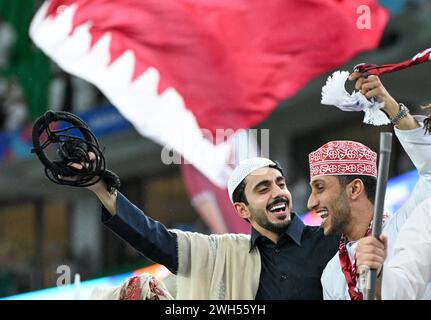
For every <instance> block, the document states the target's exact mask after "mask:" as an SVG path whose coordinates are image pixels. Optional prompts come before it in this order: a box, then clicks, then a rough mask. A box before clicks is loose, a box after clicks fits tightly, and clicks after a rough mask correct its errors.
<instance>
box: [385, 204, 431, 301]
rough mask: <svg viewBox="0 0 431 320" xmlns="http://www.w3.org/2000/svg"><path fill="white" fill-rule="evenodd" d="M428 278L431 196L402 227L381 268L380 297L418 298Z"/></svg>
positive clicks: (429, 265)
mask: <svg viewBox="0 0 431 320" xmlns="http://www.w3.org/2000/svg"><path fill="white" fill-rule="evenodd" d="M430 281H431V198H430V199H428V200H426V201H424V202H423V203H422V204H421V205H420V206H419V207H417V208H416V209H415V210H414V213H413V214H412V216H411V218H410V219H409V220H408V221H407V222H406V223H405V225H404V226H403V227H402V228H401V230H400V232H399V234H398V237H397V240H396V242H395V248H394V255H393V257H392V259H390V260H389V261H388V262H387V264H385V267H384V269H383V282H382V298H383V299H420V298H421V297H422V296H423V294H424V292H425V289H426V287H427V285H428V283H429V282H430Z"/></svg>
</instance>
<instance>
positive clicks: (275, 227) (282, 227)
mask: <svg viewBox="0 0 431 320" xmlns="http://www.w3.org/2000/svg"><path fill="white" fill-rule="evenodd" d="M248 208H249V210H250V212H251V213H252V218H253V219H254V221H256V223H257V224H258V225H259V226H261V227H262V228H264V229H266V230H268V231H271V232H274V233H277V234H282V233H284V232H285V231H286V229H287V227H288V226H289V224H290V221H291V220H290V219H289V220H287V221H285V222H283V223H278V224H276V223H272V222H270V221H269V220H268V217H267V216H266V212H265V210H256V209H254V208H253V207H251V206H249V207H248ZM288 214H290V213H288Z"/></svg>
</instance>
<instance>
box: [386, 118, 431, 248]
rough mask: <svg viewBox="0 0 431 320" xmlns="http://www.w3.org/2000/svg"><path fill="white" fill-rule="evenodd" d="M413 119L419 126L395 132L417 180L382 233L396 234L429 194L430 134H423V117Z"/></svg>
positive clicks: (430, 185) (430, 167)
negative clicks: (411, 164) (416, 174)
mask: <svg viewBox="0 0 431 320" xmlns="http://www.w3.org/2000/svg"><path fill="white" fill-rule="evenodd" d="M415 119H416V120H417V121H418V122H419V123H420V125H421V127H420V128H417V129H413V130H400V129H397V128H395V134H396V135H397V137H398V140H399V141H400V143H401V145H402V146H403V148H404V150H405V151H406V153H407V155H408V156H409V158H410V159H411V160H412V162H413V164H414V165H415V167H416V169H417V170H418V171H419V174H420V176H419V181H418V183H417V184H416V186H415V188H414V190H413V192H412V194H411V195H410V197H409V199H408V200H407V201H406V203H405V204H404V205H403V206H402V207H401V208H400V209H399V210H398V211H397V212H396V214H395V216H394V217H393V218H392V219H391V220H390V221H389V222H388V224H387V226H385V231H384V233H385V234H388V235H392V234H396V233H397V232H398V230H399V229H400V228H401V227H402V225H403V224H404V223H405V221H406V220H407V218H408V217H409V216H410V215H411V213H412V212H413V210H414V209H415V208H416V207H417V206H418V205H419V204H420V203H421V202H423V201H424V200H425V199H426V198H427V197H429V196H430V195H431V135H429V134H426V135H425V130H424V127H423V120H424V119H425V117H424V116H415ZM389 250H390V248H389ZM389 250H388V253H390V251H389Z"/></svg>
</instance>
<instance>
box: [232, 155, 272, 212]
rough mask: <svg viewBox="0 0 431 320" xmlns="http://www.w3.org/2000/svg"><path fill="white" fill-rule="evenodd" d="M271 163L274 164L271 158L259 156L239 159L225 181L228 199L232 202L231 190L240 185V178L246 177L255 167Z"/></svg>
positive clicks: (258, 167) (262, 166) (266, 165)
mask: <svg viewBox="0 0 431 320" xmlns="http://www.w3.org/2000/svg"><path fill="white" fill-rule="evenodd" d="M271 165H275V163H274V162H273V161H272V160H269V159H267V158H260V157H255V158H250V159H245V160H243V161H241V162H240V163H239V164H238V165H237V166H236V167H235V169H234V170H233V172H232V174H231V175H230V177H229V180H228V182H227V191H228V192H229V198H230V201H231V202H232V203H233V199H232V197H233V192H234V191H235V189H236V188H237V187H238V186H239V185H240V183H241V182H242V180H244V179H245V177H247V176H248V175H249V174H250V173H252V172H253V171H255V170H257V169H260V168H264V167H268V166H271Z"/></svg>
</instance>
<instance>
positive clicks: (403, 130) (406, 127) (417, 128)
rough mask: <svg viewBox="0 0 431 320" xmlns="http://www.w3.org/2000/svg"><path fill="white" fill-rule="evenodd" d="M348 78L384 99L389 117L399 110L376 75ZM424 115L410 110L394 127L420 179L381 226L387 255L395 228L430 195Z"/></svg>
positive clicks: (430, 143)
mask: <svg viewBox="0 0 431 320" xmlns="http://www.w3.org/2000/svg"><path fill="white" fill-rule="evenodd" d="M350 80H356V84H355V87H356V89H357V90H360V91H361V92H362V93H363V94H364V95H365V96H366V97H367V98H375V99H376V100H377V101H379V102H384V103H385V106H384V108H383V110H384V111H385V112H386V113H387V114H388V116H389V118H391V119H392V118H394V117H395V115H396V114H397V113H398V112H399V110H400V106H399V104H398V102H397V101H396V100H395V99H394V98H393V97H392V96H391V95H390V94H389V93H388V91H387V90H386V89H385V87H384V86H383V84H382V83H381V81H380V79H379V77H377V76H369V77H368V78H362V77H361V74H360V73H358V72H354V73H352V74H351V75H350ZM425 118H426V117H424V116H412V115H410V113H409V114H407V116H406V117H404V118H402V119H401V120H400V122H399V123H398V125H396V126H395V127H394V130H395V134H396V136H397V138H398V140H399V141H400V143H401V145H402V146H403V148H404V150H405V151H406V153H407V155H408V156H409V158H410V159H411V160H412V162H413V164H414V165H415V167H416V169H417V170H418V172H419V174H420V179H419V182H418V183H417V184H416V186H415V189H414V190H413V192H412V194H411V196H410V197H409V199H408V200H407V201H406V203H405V204H404V205H403V206H402V207H401V208H400V209H399V210H398V211H397V213H396V214H395V216H394V217H393V218H392V219H390V220H389V222H388V223H387V224H386V226H385V228H384V233H385V234H387V235H389V249H388V254H389V255H390V254H391V252H392V250H391V248H392V247H391V246H392V241H393V240H395V236H396V233H397V232H398V230H399V229H400V228H401V226H402V225H403V224H404V222H405V221H406V219H407V218H408V217H409V216H410V215H411V213H412V212H413V210H414V208H416V207H417V206H418V205H419V204H420V203H421V202H422V201H424V200H425V199H426V198H427V197H428V196H429V195H430V194H431V157H430V154H431V135H429V134H425V130H424V126H423V120H424V119H425Z"/></svg>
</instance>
